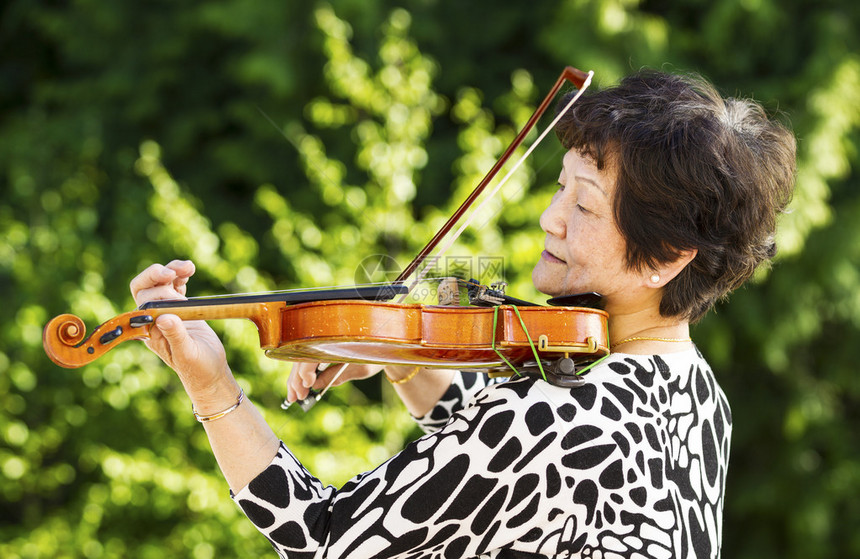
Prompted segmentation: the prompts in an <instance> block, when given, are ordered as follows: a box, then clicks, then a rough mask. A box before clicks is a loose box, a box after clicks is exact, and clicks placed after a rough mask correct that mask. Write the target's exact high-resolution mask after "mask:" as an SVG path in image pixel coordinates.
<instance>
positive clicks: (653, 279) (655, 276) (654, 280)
mask: <svg viewBox="0 0 860 559" xmlns="http://www.w3.org/2000/svg"><path fill="white" fill-rule="evenodd" d="M651 283H660V275H659V274H651Z"/></svg>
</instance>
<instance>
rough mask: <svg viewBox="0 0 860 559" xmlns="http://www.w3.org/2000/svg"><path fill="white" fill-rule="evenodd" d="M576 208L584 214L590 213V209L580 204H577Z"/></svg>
mask: <svg viewBox="0 0 860 559" xmlns="http://www.w3.org/2000/svg"><path fill="white" fill-rule="evenodd" d="M576 209H577V210H579V211H580V212H582V213H584V214H590V213H591V210H589V209H588V208H584V207H583V206H582V205H581V204H577V205H576Z"/></svg>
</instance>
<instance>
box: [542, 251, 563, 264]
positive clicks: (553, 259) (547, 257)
mask: <svg viewBox="0 0 860 559" xmlns="http://www.w3.org/2000/svg"><path fill="white" fill-rule="evenodd" d="M540 255H541V258H543V259H544V260H547V261H549V262H555V263H559V264H564V263H565V262H564V260H562V259H561V258H559V257H557V256H555V255H554V254H552V253H551V252H549V251H547V250H544V251H543V252H542V253H540Z"/></svg>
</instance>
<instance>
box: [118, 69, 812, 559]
mask: <svg viewBox="0 0 860 559" xmlns="http://www.w3.org/2000/svg"><path fill="white" fill-rule="evenodd" d="M558 136H559V138H560V139H561V141H562V143H563V145H564V146H565V148H567V152H566V153H565V155H564V158H563V161H562V169H561V174H560V176H559V188H558V191H557V192H556V193H555V195H554V196H553V198H552V202H551V203H550V205H549V207H548V208H547V209H546V211H545V212H544V213H543V215H542V216H541V218H540V226H541V228H542V229H543V230H544V231H545V232H546V241H545V250H544V251H543V252H542V254H541V255H540V259H539V261H538V262H537V264H536V266H535V268H534V271H533V273H532V278H533V281H534V284H535V286H536V287H537V288H538V289H539V290H540V291H541V292H543V293H546V294H548V295H552V296H559V295H569V294H574V293H580V292H586V291H596V292H599V293H601V294H602V295H603V296H604V298H605V299H604V300H605V308H606V310H607V311H608V313H609V333H610V339H611V345H612V349H613V353H612V354H611V355H610V356H609V358H607V359H605V360H604V361H602V362H601V363H600V364H599V365H597V366H595V367H594V368H592V369H591V370H590V371H589V372H588V373H587V374H586V375H585V377H584V378H585V380H586V382H585V384H584V385H583V386H581V387H579V388H573V389H570V388H561V387H557V386H553V385H551V384H548V383H547V382H545V381H543V380H539V379H535V378H530V377H522V378H514V379H512V380H508V381H505V382H490V381H488V380H487V379H485V378H484V377H482V376H479V375H475V374H460V373H458V372H455V371H443V370H429V369H414V368H408V367H395V366H389V367H386V368H385V371H384V373H385V375H386V376H387V377H388V379H389V380H390V381H391V382H392V383H393V385H394V387H395V389H396V390H397V392H398V394H399V395H400V396H401V398H402V399H403V401H404V403H405V404H406V406H407V409H408V410H409V411H410V413H412V415H413V416H414V417H415V418H416V420H417V421H418V422H419V423H420V424H421V425H422V426H423V428H424V429H425V431H426V432H427V435H426V436H424V437H422V438H421V439H419V440H417V441H415V442H413V443H412V444H410V445H409V446H407V447H406V448H405V449H404V450H403V451H402V452H400V453H399V454H397V455H396V456H394V457H393V458H391V459H390V460H389V461H387V462H386V463H384V464H382V465H381V466H379V467H378V468H376V469H375V470H373V471H371V472H367V473H364V474H360V475H358V476H356V477H355V478H354V479H353V480H351V481H350V482H348V483H347V484H346V485H345V486H344V487H342V488H341V489H339V490H337V489H335V488H333V487H330V486H329V487H324V486H323V485H322V484H321V483H320V482H319V481H318V480H317V479H316V478H314V477H313V476H312V475H311V474H310V473H309V472H308V471H307V470H305V469H304V468H303V467H302V465H301V464H300V463H299V462H298V461H297V460H296V459H295V458H294V457H293V455H292V454H291V453H290V451H289V449H288V447H287V446H286V445H285V444H284V443H282V442H280V441H279V440H278V437H277V436H276V435H275V434H274V432H273V431H272V430H271V429H270V428H269V426H268V425H267V424H266V423H265V422H264V421H263V419H262V417H261V415H260V414H259V412H258V411H257V410H256V408H255V407H254V406H253V404H252V403H251V402H250V401H249V400H248V399H245V398H243V395H241V393H240V390H239V387H238V385H237V383H236V381H235V379H234V378H233V375H232V373H231V371H230V368H229V366H228V364H227V362H226V360H225V357H224V350H223V348H222V346H221V345H220V342H219V341H218V340H217V338H216V337H215V335H214V334H213V333H212V331H211V330H209V329H208V327H207V326H206V325H205V324H203V323H193V322H189V323H183V322H181V321H180V320H179V319H178V318H176V317H175V316H170V315H166V316H161V317H160V318H159V319H158V320H157V322H156V326H157V328H156V329H154V330H153V336H152V340H151V341H150V342H149V343H150V346H151V347H152V349H153V350H154V351H156V352H157V353H158V354H159V355H160V356H161V357H162V358H163V359H164V361H165V362H166V363H167V364H168V365H170V366H171V367H172V368H174V369H175V370H176V372H177V373H178V374H179V377H180V379H181V380H182V383H183V385H184V386H185V389H186V391H187V392H188V395H189V396H190V398H191V401H192V403H193V407H194V410H195V413H196V414H197V415H198V418H199V419H201V420H202V421H203V424H204V428H205V429H206V433H207V435H208V436H209V440H210V441H211V444H212V448H213V450H214V453H215V456H216V458H217V460H218V463H219V465H220V467H221V469H222V471H223V472H224V475H225V477H226V479H227V482H228V484H229V485H230V488H231V490H232V494H233V497H234V499H235V500H236V502H237V503H238V504H239V506H240V507H241V508H242V510H243V511H244V512H245V513H246V514H247V515H248V517H249V518H250V519H251V521H252V522H253V523H254V524H256V526H257V527H258V528H259V529H260V531H261V532H262V533H263V534H265V535H266V537H268V538H269V540H270V541H271V542H272V544H273V546H274V547H275V549H276V550H277V551H278V553H279V554H281V555H282V556H284V557H287V556H289V557H352V558H360V557H415V558H418V557H444V558H455V557H457V558H459V557H478V556H481V557H499V558H502V557H555V556H561V557H601V556H602V557H636V556H638V557H655V558H664V557H665V558H668V557H716V556H719V553H720V538H721V527H722V519H721V516H722V508H723V494H724V489H725V481H726V471H727V466H728V457H729V438H730V432H731V412H730V410H729V405H728V403H727V401H726V398H725V395H724V394H723V392H722V391H721V390H720V387H719V385H718V383H717V381H716V379H715V377H714V375H713V373H712V371H711V369H710V367H709V366H708V364H707V362H706V361H705V359H704V358H703V357H702V355H701V354H700V353H699V351H698V350H697V349H696V347H695V345H694V344H693V342H692V341H691V339H690V334H689V325H690V323H691V322H694V321H696V320H698V319H700V318H701V317H702V316H703V315H704V314H705V313H706V312H707V311H708V309H710V308H711V307H712V306H713V304H714V303H715V302H716V301H717V300H718V299H720V298H721V297H724V296H725V295H726V294H728V293H729V292H730V291H731V290H732V289H734V288H736V287H738V286H739V285H741V284H742V283H743V282H744V281H745V280H747V279H748V278H749V277H750V276H751V275H752V274H753V271H754V270H755V269H756V267H757V266H758V265H759V264H761V263H763V262H766V261H767V260H768V259H769V258H771V257H772V256H773V255H774V253H775V245H774V241H773V234H774V229H775V221H776V218H777V215H778V214H779V213H780V212H781V211H782V210H784V208H785V206H786V204H787V203H788V201H789V199H790V197H791V192H792V188H793V182H794V155H795V153H794V150H795V144H794V139H793V136H792V134H791V133H790V132H788V131H787V130H786V129H785V128H783V127H782V126H780V125H778V124H776V123H774V122H771V121H769V120H768V118H767V117H766V116H765V114H764V112H763V110H762V109H761V107H760V106H759V105H757V104H755V103H754V102H752V101H749V100H736V99H723V98H721V97H720V96H719V95H718V94H717V93H716V92H715V91H714V89H713V88H712V87H711V86H710V85H709V84H707V83H706V82H704V81H703V80H701V79H698V78H691V77H681V76H675V75H668V74H663V73H658V72H652V71H642V72H639V73H637V74H635V75H633V76H630V77H628V78H626V79H624V80H623V81H622V82H621V83H620V84H619V85H618V86H616V87H613V88H610V89H606V90H603V91H600V92H597V93H592V94H587V95H585V96H584V97H583V98H582V99H580V100H579V102H578V104H576V105H575V106H574V107H573V109H571V110H570V111H569V112H568V113H567V114H565V115H564V117H563V119H562V120H561V122H560V124H559V126H558ZM193 273H194V267H193V264H191V263H190V262H179V261H175V262H171V263H170V264H168V265H167V266H161V265H157V264H156V265H153V266H151V267H149V268H147V269H146V270H145V271H144V272H142V273H141V274H140V275H139V276H138V277H136V278H135V279H134V280H133V281H132V283H131V290H132V293H133V294H134V296H135V299H136V300H137V302H138V303H143V302H146V301H150V300H154V299H167V298H176V297H177V296H184V295H185V285H186V282H187V281H188V278H189V277H190V276H191V275H192V274H193ZM376 371H378V367H377V368H376V369H374V368H371V367H367V366H363V367H351V368H350V371H349V372H348V373H347V374H346V375H344V377H343V378H342V379H341V380H342V381H343V380H347V379H356V378H361V377H363V376H368V375H370V374H372V373H375V372H376ZM329 376H330V373H326V372H323V373H321V374H320V375H319V376H317V372H316V369H315V368H314V367H313V366H312V365H302V366H299V367H296V368H295V369H294V373H293V375H292V376H291V379H290V389H289V399H291V400H295V399H297V398H303V397H305V396H306V395H307V394H308V390H309V388H310V387H312V386H317V387H319V386H322V385H324V384H325V383H326V382H328V380H329V378H328V377H329Z"/></svg>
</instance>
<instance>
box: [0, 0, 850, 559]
mask: <svg viewBox="0 0 860 559" xmlns="http://www.w3.org/2000/svg"><path fill="white" fill-rule="evenodd" d="M0 10H2V17H0V85H2V87H0V196H1V197H2V198H0V289H2V293H3V294H4V295H6V296H7V298H8V302H7V303H6V304H4V305H2V306H0V473H2V475H0V495H2V497H0V556H3V557H45V556H52V557H67V556H68V557H71V556H75V557H77V556H84V557H126V556H134V557H148V556H158V557H161V556H164V555H165V554H169V555H172V556H179V557H184V556H188V557H200V558H205V557H213V556H216V555H217V556H221V555H226V556H247V555H252V554H254V555H260V554H264V553H266V552H267V548H268V545H267V543H266V542H265V539H263V538H261V537H260V536H259V535H258V534H257V533H256V531H255V530H254V529H253V527H252V526H251V525H250V523H248V522H247V521H245V520H244V519H243V518H242V516H241V514H240V513H239V512H238V510H236V509H235V507H233V506H232V504H231V503H229V500H228V499H227V495H226V486H225V484H224V483H223V481H222V480H221V477H220V475H219V474H218V473H217V470H216V468H215V465H214V460H213V459H212V458H211V455H210V453H209V449H208V443H207V442H206V440H205V437H204V436H203V434H202V432H201V430H200V429H199V428H197V426H196V423H195V422H194V420H193V418H191V417H190V414H189V412H188V404H187V399H186V398H185V396H184V394H182V393H181V391H180V390H179V387H178V383H177V382H176V381H175V380H174V379H172V378H171V374H170V373H169V371H167V370H166V369H165V368H164V367H163V366H162V365H161V364H160V362H159V361H158V360H157V359H156V358H154V357H153V356H152V355H151V354H149V352H148V351H146V350H145V349H144V348H143V347H142V346H141V345H140V344H126V345H127V346H128V347H120V348H118V349H116V350H114V351H113V352H111V354H109V355H108V356H107V357H106V358H104V359H102V360H100V361H99V362H97V363H94V364H92V365H89V366H87V367H85V368H83V369H82V370H80V371H62V370H59V369H58V368H56V367H54V366H53V365H52V364H51V363H50V362H49V361H48V360H47V359H46V358H45V356H44V353H43V352H42V349H41V337H40V331H41V328H42V325H43V324H44V323H45V322H46V321H47V320H48V318H50V317H51V316H53V315H55V314H58V313H60V312H69V311H70V312H74V313H76V314H78V315H79V316H81V317H82V318H83V319H84V320H85V322H86V323H87V324H96V323H98V322H99V321H101V320H105V319H106V318H109V317H111V316H114V315H115V314H118V313H119V312H122V311H125V310H128V309H129V308H131V306H132V305H133V303H132V301H131V298H130V296H129V294H128V291H127V284H128V280H129V279H130V278H131V277H132V276H133V275H134V274H135V273H137V271H138V270H139V269H140V268H142V267H143V266H145V265H146V264H148V263H149V262H152V261H166V260H169V259H171V258H175V257H176V258H193V259H194V260H195V262H196V263H197V264H198V274H197V276H196V277H195V280H194V282H193V291H194V293H196V294H204V293H224V292H231V291H247V290H270V289H275V288H288V287H309V286H314V285H328V284H332V283H353V282H354V281H355V275H356V270H357V269H358V268H359V267H360V265H361V259H362V258H363V257H365V256H366V255H373V254H386V255H388V254H390V255H392V256H393V257H395V258H396V259H397V260H398V261H400V262H401V263H402V262H405V261H406V260H408V256H409V255H410V254H411V253H412V252H414V251H415V249H416V248H418V247H420V246H421V245H422V244H423V243H424V242H425V241H426V240H427V239H429V238H430V236H431V235H432V233H433V231H434V230H435V229H436V228H437V227H438V226H439V224H440V223H441V221H442V220H443V219H444V218H445V217H446V216H447V215H448V214H449V213H450V210H451V209H452V208H453V207H455V206H456V205H457V204H459V202H460V200H461V199H462V198H463V196H464V195H465V192H467V191H468V190H469V189H470V188H471V186H472V185H474V184H475V182H476V181H477V180H478V178H479V177H480V176H481V175H482V174H483V172H485V171H486V169H487V168H488V167H489V166H490V165H491V164H492V161H493V160H494V158H495V157H496V156H497V155H498V153H499V152H500V151H501V149H502V148H503V146H504V145H505V144H506V143H507V142H508V141H509V140H510V139H511V137H512V135H513V132H514V130H515V129H516V128H517V127H518V126H519V125H521V124H522V122H523V121H524V119H525V116H524V115H527V114H528V113H529V112H530V109H531V105H533V104H534V103H535V102H536V99H537V97H538V96H539V95H542V93H543V91H544V90H545V89H546V88H547V87H548V85H549V83H551V81H552V80H553V79H554V78H555V76H556V75H557V73H558V72H559V70H560V69H561V66H562V65H564V64H572V65H575V66H577V67H580V68H583V69H594V70H595V71H596V72H597V81H598V85H599V84H600V83H602V84H610V83H612V82H614V81H616V80H617V79H618V78H619V77H620V76H622V75H624V74H626V73H628V72H629V71H631V70H632V69H634V68H638V67H640V66H655V67H665V68H667V69H670V70H691V71H697V72H700V73H702V74H704V75H705V76H706V77H709V78H711V79H712V80H714V81H715V82H716V83H717V84H718V85H719V86H720V87H721V89H722V90H723V91H724V92H726V93H729V94H738V95H753V96H755V97H756V98H757V99H759V100H761V101H762V102H764V104H765V105H766V107H767V108H768V109H769V110H770V111H772V112H773V113H782V115H783V116H782V118H784V119H788V120H790V121H791V124H792V126H793V128H794V129H795V131H796V133H797V136H798V140H799V152H798V154H799V161H798V164H799V175H798V190H797V194H796V196H795V201H794V203H793V211H792V213H791V214H789V215H787V216H786V217H785V219H784V220H783V222H782V227H781V230H780V233H779V238H778V242H779V244H780V246H781V248H782V253H781V256H780V258H779V259H778V261H777V263H776V265H775V268H774V269H773V270H772V271H771V272H767V271H765V272H762V273H761V274H759V276H758V277H757V278H756V281H755V282H754V283H753V284H752V285H750V286H749V287H747V288H745V289H743V290H741V291H740V292H738V293H737V294H735V295H733V296H732V298H731V299H730V300H729V301H727V302H725V303H724V304H721V305H720V307H719V308H718V309H717V312H716V313H714V314H712V315H711V316H709V317H708V318H706V319H705V320H704V321H703V322H702V323H701V324H700V325H698V326H697V328H696V330H695V332H694V338H695V339H696V341H697V343H698V345H699V346H700V347H701V349H702V351H703V352H704V353H705V354H706V355H707V356H708V357H709V359H710V360H711V361H712V363H713V364H714V366H715V368H716V369H717V371H718V374H719V375H720V378H721V382H722V384H723V387H724V388H725V390H726V391H727V393H728V394H729V397H730V400H731V402H732V404H733V410H734V418H735V437H734V444H733V452H732V467H731V469H730V476H729V480H728V495H727V504H726V507H727V508H726V511H725V521H724V522H725V527H724V549H725V551H724V556H726V557H739V558H742V557H772V556H774V557H775V556H780V557H804V558H806V557H847V556H857V555H860V536H858V535H857V534H856V531H855V530H854V526H856V525H857V524H858V522H860V511H858V506H857V505H856V504H855V503H854V498H853V496H854V495H856V494H857V493H858V492H860V444H858V443H860V441H858V435H857V434H856V433H855V431H856V430H855V429H854V428H853V426H854V425H856V424H857V421H858V417H857V414H858V412H857V411H856V410H857V409H858V405H857V404H858V399H860V380H858V379H857V377H856V376H855V375H853V374H852V373H853V370H854V364H855V363H856V362H857V360H858V357H860V355H858V352H860V347H858V345H857V344H856V343H855V342H854V340H855V339H857V337H858V327H860V298H858V293H860V276H858V271H857V270H858V257H860V243H858V240H857V239H860V231H858V228H860V203H858V188H857V187H858V173H857V169H858V149H857V147H858V140H860V138H858V126H860V108H858V107H860V48H858V44H857V43H858V38H857V35H856V33H855V31H854V30H855V29H857V26H858V24H860V7H858V5H857V4H856V2H850V1H848V0H831V1H829V2H814V1H812V0H781V1H779V2H777V1H775V0H754V1H753V0H716V1H712V2H704V1H701V0H687V1H674V2H668V1H665V0H641V1H637V0H558V1H556V2H543V3H532V4H530V5H529V7H528V9H523V7H522V6H521V5H518V4H515V3H514V4H512V3H498V2H492V3H491V2H470V3H451V2H439V1H436V0H402V1H393V0H337V1H333V2H332V3H331V4H326V3H322V2H310V3H309V2H298V1H295V0H291V1H287V2H281V3H273V4H271V5H261V4H257V3H250V2H246V1H242V0H219V1H218V2H205V3H204V2H186V3H172V2H158V1H154V0H150V1H148V2H142V3H104V2H94V1H92V0H76V1H74V2H69V3H58V2H52V1H50V0H28V1H24V0H11V1H9V2H7V3H5V4H4V6H3V7H2V8H0ZM557 157H558V153H556V152H553V150H552V149H549V148H546V149H542V150H541V151H540V153H539V154H538V157H535V158H533V159H532V160H530V161H529V162H528V164H527V165H526V168H525V169H524V172H523V173H521V174H520V175H518V176H517V177H515V179H514V180H513V181H512V183H511V184H510V185H509V186H508V187H507V188H506V189H505V191H504V192H503V193H502V194H503V196H502V198H504V199H505V200H507V203H506V204H505V206H504V207H503V208H502V207H499V206H496V207H493V208H490V209H489V210H488V211H487V212H486V213H485V214H483V215H482V216H481V217H480V218H479V219H478V220H477V222H478V223H479V225H480V226H479V227H478V228H476V229H473V230H471V231H470V232H469V233H468V234H467V235H465V236H464V238H463V239H462V240H461V241H460V242H458V244H457V245H456V247H455V248H454V249H452V254H457V255H462V256H469V257H475V256H479V255H484V256H486V255H491V256H500V257H503V258H504V262H505V270H504V271H505V276H506V278H505V279H507V280H508V281H509V282H511V284H512V289H513V290H514V291H515V292H516V293H517V295H519V296H523V297H525V298H534V297H536V296H537V295H536V294H535V293H534V292H533V290H532V288H531V287H530V282H529V271H530V268H531V265H532V261H533V259H534V254H536V252H538V251H539V248H538V247H540V246H541V243H542V235H541V234H540V231H539V230H537V228H536V227H535V223H536V220H537V216H538V215H539V213H540V211H541V210H542V209H543V206H544V205H545V204H546V202H547V200H548V197H549V195H550V194H551V192H550V190H551V189H550V188H544V186H546V185H549V184H551V183H552V182H553V181H554V179H555V176H554V174H555V173H556V172H557V168H558V167H557V164H556V163H555V158H557ZM216 327H217V328H218V330H219V333H221V334H222V336H223V337H224V338H225V341H226V343H227V346H228V351H229V353H230V355H229V357H230V360H231V363H233V364H234V366H235V368H236V369H237V370H241V371H242V374H241V382H242V383H243V385H244V386H245V388H246V390H247V391H248V392H249V394H251V395H252V397H253V398H254V399H255V400H257V401H258V402H260V403H261V404H262V405H261V407H262V408H263V409H264V410H267V411H266V413H267V416H268V419H269V421H270V422H271V423H272V424H273V426H274V427H275V428H276V431H278V432H280V433H284V434H285V435H284V436H285V438H286V439H288V440H289V441H290V443H291V446H292V447H293V448H294V449H295V450H296V452H297V453H298V454H299V456H300V457H301V458H302V460H303V461H304V462H305V463H306V464H307V465H308V466H309V467H310V469H311V470H312V471H314V472H315V473H316V474H317V475H319V476H320V477H321V478H322V479H323V480H325V481H327V482H331V483H336V484H340V483H342V482H343V481H345V480H346V479H348V478H349V477H350V476H351V475H352V474H354V473H357V472H359V471H363V470H365V469H367V468H370V467H373V465H374V464H378V463H379V462H381V461H382V460H384V459H385V458H386V457H387V456H389V455H390V454H391V453H393V452H396V450H397V449H399V448H400V447H401V446H402V445H403V444H404V442H405V441H406V440H408V439H409V438H410V437H413V436H415V434H416V433H415V430H414V428H412V426H411V424H410V421H409V419H408V417H406V416H405V414H404V413H403V412H402V411H401V410H400V408H399V407H398V406H397V405H395V404H393V403H392V402H391V398H392V395H391V393H390V392H389V391H388V389H387V388H385V387H383V385H382V384H381V383H379V382H377V381H374V380H371V381H366V382H364V383H356V385H354V386H344V387H340V388H338V389H336V390H333V391H332V392H330V397H329V398H328V402H324V403H322V404H320V405H319V406H317V408H315V409H314V410H312V411H311V412H310V413H309V414H307V415H304V416H301V415H298V414H296V413H294V412H290V413H287V414H283V413H282V412H281V411H280V410H279V409H278V404H279V402H280V398H281V397H282V396H283V393H284V391H285V388H284V382H285V377H286V366H285V364H283V363H278V362H275V361H270V360H267V359H265V358H263V357H262V355H261V352H260V351H259V347H258V344H257V340H256V339H255V333H254V331H253V327H251V326H249V325H248V324H244V323H242V322H236V323H234V322H230V321H227V322H225V323H223V324H217V325H216ZM389 404H392V405H389Z"/></svg>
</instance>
